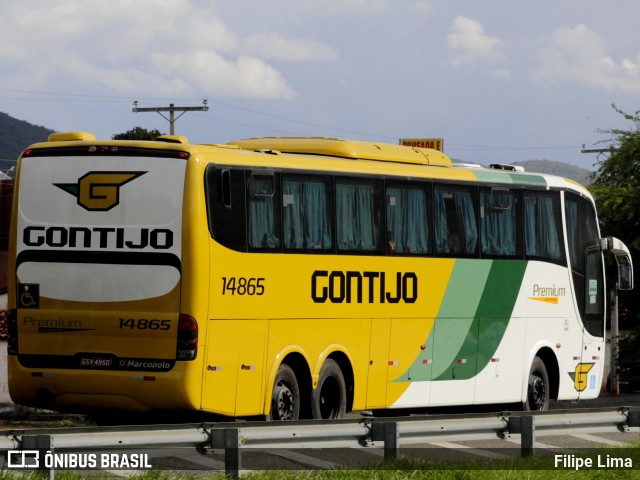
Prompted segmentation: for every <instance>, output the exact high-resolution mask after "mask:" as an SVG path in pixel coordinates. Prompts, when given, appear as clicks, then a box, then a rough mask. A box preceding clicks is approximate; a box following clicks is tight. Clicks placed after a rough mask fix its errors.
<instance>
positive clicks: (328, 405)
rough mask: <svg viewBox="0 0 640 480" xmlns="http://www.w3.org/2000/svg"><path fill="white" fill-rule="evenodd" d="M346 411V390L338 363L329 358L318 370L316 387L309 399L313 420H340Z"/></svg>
mask: <svg viewBox="0 0 640 480" xmlns="http://www.w3.org/2000/svg"><path fill="white" fill-rule="evenodd" d="M346 410H347V388H346V385H345V382H344V375H342V370H341V369H340V366H339V365H338V363H337V362H336V361H335V360H333V359H331V358H329V359H328V360H327V361H326V362H324V364H323V365H322V368H321V369H320V376H319V378H318V386H317V387H316V388H315V390H314V391H313V398H312V399H311V414H312V415H313V418H314V419H317V420H322V419H334V418H342V417H343V416H344V414H345V412H346Z"/></svg>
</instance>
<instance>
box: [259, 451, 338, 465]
mask: <svg viewBox="0 0 640 480" xmlns="http://www.w3.org/2000/svg"><path fill="white" fill-rule="evenodd" d="M247 450H249V449H247ZM269 455H273V456H275V457H281V458H285V459H287V460H293V461H294V462H298V463H302V464H303V465H308V466H312V467H316V468H323V469H326V470H335V469H336V468H337V467H338V466H339V464H337V463H333V462H329V461H327V460H322V459H320V458H315V457H310V456H309V455H304V454H302V453H298V452H292V451H291V450H280V449H278V450H273V451H270V452H269Z"/></svg>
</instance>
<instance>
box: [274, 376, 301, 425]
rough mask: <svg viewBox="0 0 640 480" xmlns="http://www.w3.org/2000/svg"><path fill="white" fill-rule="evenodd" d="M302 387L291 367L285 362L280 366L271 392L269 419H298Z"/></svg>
mask: <svg viewBox="0 0 640 480" xmlns="http://www.w3.org/2000/svg"><path fill="white" fill-rule="evenodd" d="M299 416H300V387H299V386H298V379H297V378H296V374H295V373H294V372H293V370H292V369H291V367H290V366H289V365H287V364H286V363H283V364H282V365H280V367H279V368H278V373H277V374H276V379H275V381H274V382H273V392H272V393H271V411H270V412H269V416H268V417H267V420H298V417H299Z"/></svg>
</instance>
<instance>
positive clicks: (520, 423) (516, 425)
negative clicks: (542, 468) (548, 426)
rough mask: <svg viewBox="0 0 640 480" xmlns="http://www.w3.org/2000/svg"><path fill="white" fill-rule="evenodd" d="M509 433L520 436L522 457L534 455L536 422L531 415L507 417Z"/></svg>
mask: <svg viewBox="0 0 640 480" xmlns="http://www.w3.org/2000/svg"><path fill="white" fill-rule="evenodd" d="M509 433H519V434H520V455H521V456H522V457H529V456H531V455H533V454H534V453H536V422H535V417H534V416H533V415H527V416H522V417H519V416H518V417H509Z"/></svg>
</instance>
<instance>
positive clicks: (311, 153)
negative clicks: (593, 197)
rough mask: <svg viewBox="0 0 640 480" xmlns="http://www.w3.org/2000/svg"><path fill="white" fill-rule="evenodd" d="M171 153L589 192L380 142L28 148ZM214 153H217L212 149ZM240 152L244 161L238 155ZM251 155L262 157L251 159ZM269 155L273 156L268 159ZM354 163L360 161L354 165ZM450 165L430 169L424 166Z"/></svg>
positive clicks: (79, 141)
mask: <svg viewBox="0 0 640 480" xmlns="http://www.w3.org/2000/svg"><path fill="white" fill-rule="evenodd" d="M123 144H126V145H129V146H132V147H138V148H153V149H167V150H168V149H171V150H181V151H184V152H191V153H195V152H196V151H198V153H201V154H202V155H203V159H204V160H205V163H208V162H215V163H221V164H234V165H236V164H237V165H241V164H252V165H262V166H267V164H266V163H265V158H267V156H268V157H269V158H270V159H269V162H268V166H271V167H274V168H280V167H282V168H301V169H304V170H325V171H336V172H344V173H349V172H356V171H357V172H360V173H369V174H388V175H393V176H397V175H401V176H407V177H424V178H440V179H450V180H458V181H469V182H473V181H477V182H487V183H502V184H513V185H518V184H521V185H530V186H537V187H542V188H549V187H555V188H569V189H572V190H578V191H580V192H581V193H582V194H584V195H586V196H589V197H590V194H589V192H588V190H587V189H586V188H585V187H584V186H582V185H580V184H579V183H578V182H575V181H573V180H570V179H567V178H562V177H557V176H554V175H548V174H542V173H532V172H524V171H523V169H522V168H521V167H520V168H519V167H514V166H511V165H501V164H494V165H491V166H490V167H484V166H481V165H476V164H461V163H452V161H451V160H450V159H449V157H448V156H447V155H445V154H444V153H442V152H440V151H438V150H433V149H428V148H418V147H409V146H404V145H395V144H389V143H381V142H365V141H355V140H343V139H337V138H325V137H262V138H249V139H244V140H234V141H231V142H229V143H226V144H192V143H189V140H188V139H187V138H186V137H179V136H169V135H164V136H161V137H159V138H158V139H156V141H144V140H96V138H95V136H94V135H92V134H91V133H88V132H66V133H56V134H52V135H51V136H50V137H49V140H48V142H42V143H37V144H34V145H32V146H31V147H29V148H30V149H33V148H51V147H72V146H73V147H80V146H98V145H103V146H123ZM214 149H215V150H214ZM219 149H224V150H226V151H227V152H229V154H230V155H224V156H223V157H222V158H221V157H220V156H218V155H213V156H212V155H210V154H207V153H206V152H214V151H216V150H217V151H218V152H219V151H220V150H219ZM234 152H237V153H235V155H238V154H240V157H236V156H235V155H234ZM250 153H254V154H255V153H258V154H259V155H254V156H248V155H247V154H250ZM269 154H271V155H269ZM353 160H361V161H362V163H359V164H358V166H357V167H356V166H355V165H354V163H353V162H352V161H353ZM434 166H435V167H446V168H426V169H425V167H434Z"/></svg>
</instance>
